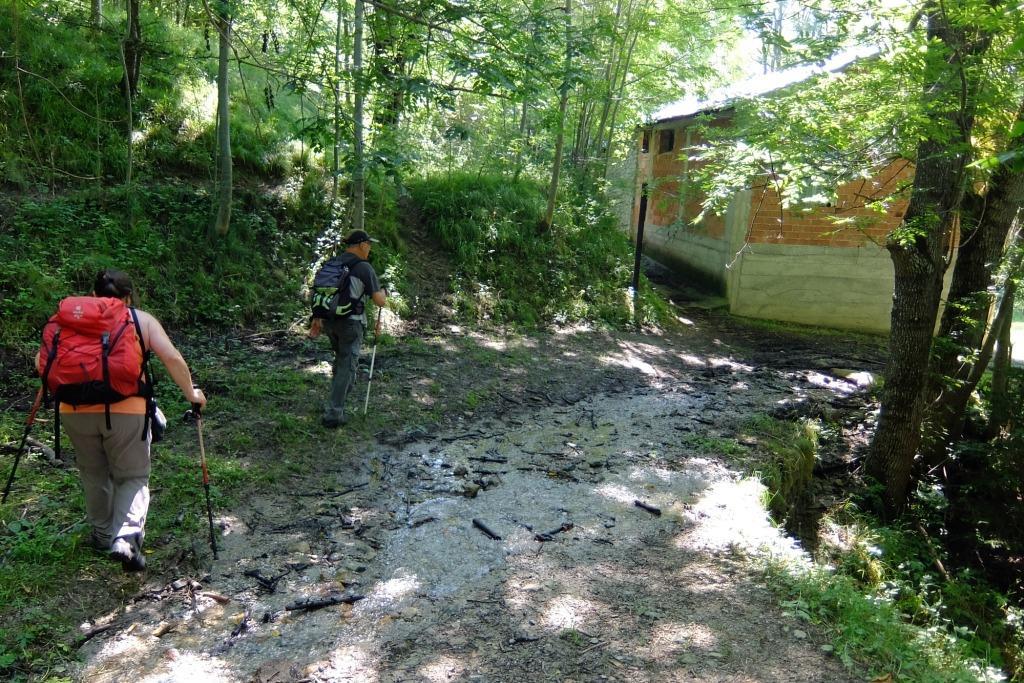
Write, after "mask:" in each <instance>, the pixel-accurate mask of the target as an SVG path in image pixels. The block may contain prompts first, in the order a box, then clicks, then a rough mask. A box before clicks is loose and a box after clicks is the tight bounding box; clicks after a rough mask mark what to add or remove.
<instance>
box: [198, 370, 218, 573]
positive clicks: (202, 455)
mask: <svg viewBox="0 0 1024 683" xmlns="http://www.w3.org/2000/svg"><path fill="white" fill-rule="evenodd" d="M196 388H197V389H198V388H199V387H196ZM192 416H193V417H194V418H195V420H196V432H197V433H198V434H199V462H200V465H201V466H202V468H203V489H204V490H205V491H206V517H207V519H208V520H209V521H210V548H211V549H213V559H215V560H216V559H217V541H216V539H215V538H214V535H213V507H212V506H211V505H210V471H209V470H208V469H206V448H205V447H204V446H203V413H202V408H201V407H200V405H199V404H198V403H193V404H192Z"/></svg>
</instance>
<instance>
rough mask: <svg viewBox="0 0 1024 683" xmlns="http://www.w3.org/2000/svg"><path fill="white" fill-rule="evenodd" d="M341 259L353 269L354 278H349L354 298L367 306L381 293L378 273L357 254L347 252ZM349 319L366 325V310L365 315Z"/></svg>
mask: <svg viewBox="0 0 1024 683" xmlns="http://www.w3.org/2000/svg"><path fill="white" fill-rule="evenodd" d="M340 258H341V262H342V263H343V264H345V265H347V266H348V267H349V268H351V275H352V276H351V277H350V278H349V292H350V293H351V295H352V298H353V299H361V300H362V301H363V305H364V306H365V304H366V300H367V299H369V298H370V297H371V296H373V295H374V294H375V293H377V292H379V291H380V281H379V280H378V279H377V273H376V271H374V270H373V266H371V265H370V262H369V261H363V260H362V259H360V258H359V257H358V256H356V255H355V254H352V253H349V252H347V251H346V252H344V253H343V254H341V257H340ZM349 319H350V320H358V321H360V322H361V323H363V325H366V324H367V322H366V311H365V308H364V311H363V313H360V314H359V315H353V316H350V318H349Z"/></svg>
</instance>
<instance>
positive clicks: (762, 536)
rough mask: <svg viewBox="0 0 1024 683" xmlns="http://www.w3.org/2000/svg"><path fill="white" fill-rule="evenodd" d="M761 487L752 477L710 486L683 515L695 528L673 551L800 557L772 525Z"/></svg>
mask: <svg viewBox="0 0 1024 683" xmlns="http://www.w3.org/2000/svg"><path fill="white" fill-rule="evenodd" d="M765 491H766V490H765V487H764V485H763V484H761V482H759V481H758V480H757V479H754V478H750V477H748V478H744V479H739V480H736V481H719V482H716V483H714V484H712V485H711V486H710V487H709V488H708V489H706V490H705V491H704V492H703V493H702V494H700V496H699V499H698V500H697V502H696V503H694V504H693V505H692V506H691V508H690V509H689V510H688V512H687V516H688V517H689V518H690V519H691V520H692V521H693V522H695V523H696V526H695V527H694V528H693V529H691V530H689V531H688V532H687V533H685V534H682V535H680V536H679V537H678V538H676V541H675V545H676V547H677V548H681V549H686V550H728V549H730V548H734V547H738V548H741V549H743V550H744V551H746V552H751V553H770V554H772V555H775V556H793V557H794V558H796V557H801V556H802V554H803V553H802V551H801V550H800V548H799V545H798V544H797V542H796V541H795V540H793V539H791V538H788V537H786V536H785V535H784V534H782V533H781V531H780V530H779V529H778V528H776V527H775V526H773V525H772V523H771V519H770V518H769V516H768V511H767V510H766V508H765V506H764V497H765Z"/></svg>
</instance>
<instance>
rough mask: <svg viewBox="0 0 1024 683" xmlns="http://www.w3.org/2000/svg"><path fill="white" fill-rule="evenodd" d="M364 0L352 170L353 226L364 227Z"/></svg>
mask: <svg viewBox="0 0 1024 683" xmlns="http://www.w3.org/2000/svg"><path fill="white" fill-rule="evenodd" d="M364 13H365V7H364V5H363V0H356V8H355V26H354V28H353V31H354V36H353V47H352V67H353V69H354V71H355V82H356V100H355V111H354V112H353V113H352V117H353V124H352V130H353V138H355V139H354V140H353V142H354V145H353V146H354V148H355V168H354V169H353V172H352V228H353V229H354V230H362V229H363V211H364V207H365V205H366V176H365V167H364V159H363V104H364V102H365V100H366V81H365V79H364V78H363V21H364V16H365V15H364Z"/></svg>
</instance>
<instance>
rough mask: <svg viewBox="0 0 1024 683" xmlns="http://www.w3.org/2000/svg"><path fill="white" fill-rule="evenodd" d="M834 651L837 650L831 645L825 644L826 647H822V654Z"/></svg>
mask: <svg viewBox="0 0 1024 683" xmlns="http://www.w3.org/2000/svg"><path fill="white" fill-rule="evenodd" d="M833 650H835V648H834V647H832V646H831V645H828V644H825V645H822V646H821V651H822V652H832V651H833Z"/></svg>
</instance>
